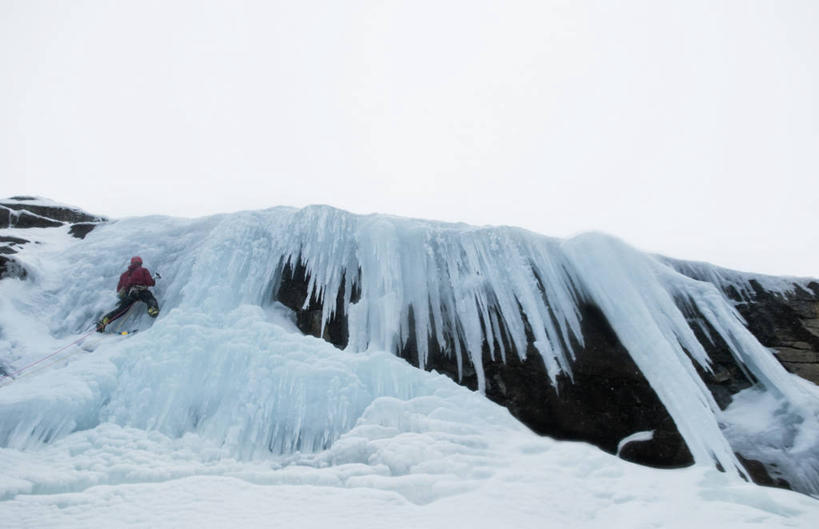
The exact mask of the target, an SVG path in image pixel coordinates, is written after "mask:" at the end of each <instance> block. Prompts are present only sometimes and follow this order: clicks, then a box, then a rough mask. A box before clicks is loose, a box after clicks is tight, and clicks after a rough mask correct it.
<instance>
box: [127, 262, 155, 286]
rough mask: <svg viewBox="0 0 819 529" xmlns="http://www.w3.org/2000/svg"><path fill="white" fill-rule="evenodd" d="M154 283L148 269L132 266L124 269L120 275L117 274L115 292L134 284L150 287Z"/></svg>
mask: <svg viewBox="0 0 819 529" xmlns="http://www.w3.org/2000/svg"><path fill="white" fill-rule="evenodd" d="M155 284H156V281H154V278H153V277H151V273H150V272H148V269H146V268H142V267H141V266H139V265H137V266H132V267H129V268H128V270H126V271H125V273H123V274H122V275H121V276H119V283H117V292H119V291H120V289H123V288H125V289H128V288H131V287H132V286H134V285H144V286H146V287H152V286H154V285H155Z"/></svg>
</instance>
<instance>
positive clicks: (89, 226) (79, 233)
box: [68, 222, 97, 239]
mask: <svg viewBox="0 0 819 529" xmlns="http://www.w3.org/2000/svg"><path fill="white" fill-rule="evenodd" d="M96 227H97V224H96V223H93V222H80V223H78V224H74V225H73V226H71V228H70V229H69V230H68V233H70V234H71V235H73V236H74V237H76V238H78V239H85V236H86V235H88V234H89V233H91V230H93V229H94V228H96Z"/></svg>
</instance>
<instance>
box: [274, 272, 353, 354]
mask: <svg viewBox="0 0 819 529" xmlns="http://www.w3.org/2000/svg"><path fill="white" fill-rule="evenodd" d="M279 268H280V269H281V273H280V282H279V284H278V285H276V287H275V293H274V297H275V298H276V299H277V300H278V301H279V302H281V303H282V304H283V305H285V306H286V307H288V308H290V309H291V310H293V311H295V312H296V326H297V327H298V328H299V330H301V332H303V333H304V334H308V335H311V336H315V337H317V338H324V339H325V340H327V341H328V342H330V343H332V344H333V345H335V346H336V347H338V348H340V349H344V348H345V347H347V343H348V341H349V329H348V327H347V317H346V314H344V297H345V287H344V285H345V278H344V277H342V279H341V284H342V287H341V289H340V290H339V293H338V296H337V297H336V300H335V305H336V306H335V311H334V313H333V315H332V316H331V317H330V319H329V321H328V322H326V324H325V327H324V328H323V329H322V328H321V315H322V307H323V304H322V302H320V301H319V300H318V299H316V297H315V296H314V295H311V297H310V301H309V303H308V304H307V306H306V307H305V301H306V300H307V295H308V292H307V287H308V286H309V281H310V277H309V276H308V275H307V269H306V268H305V266H304V263H302V261H301V260H300V259H297V260H296V264H295V266H294V265H293V264H291V263H290V262H289V261H288V262H287V263H283V264H281V265H280V266H279ZM311 294H312V293H311ZM360 295H361V294H360V292H358V291H357V290H354V291H353V292H352V293H351V297H352V300H353V301H354V302H355V301H358V299H359V298H360Z"/></svg>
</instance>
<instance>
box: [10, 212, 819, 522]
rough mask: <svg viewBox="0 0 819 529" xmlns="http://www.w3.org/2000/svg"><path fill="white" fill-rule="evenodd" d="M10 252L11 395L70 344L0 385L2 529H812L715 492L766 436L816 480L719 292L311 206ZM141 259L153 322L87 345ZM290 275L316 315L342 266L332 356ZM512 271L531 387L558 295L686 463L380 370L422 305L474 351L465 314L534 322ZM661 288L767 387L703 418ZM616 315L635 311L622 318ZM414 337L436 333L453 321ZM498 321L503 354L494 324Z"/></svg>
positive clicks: (672, 278) (431, 227)
mask: <svg viewBox="0 0 819 529" xmlns="http://www.w3.org/2000/svg"><path fill="white" fill-rule="evenodd" d="M11 233H12V231H11V230H0V234H11ZM14 233H15V234H17V235H19V234H20V233H19V231H15V232H14ZM25 234H26V238H28V239H29V240H32V241H40V242H42V243H43V244H39V245H38V244H30V245H27V246H26V247H25V249H24V250H23V251H22V252H21V253H20V254H19V255H18V256H16V257H18V258H19V259H20V261H22V262H23V263H24V264H25V266H26V267H27V269H28V270H29V272H30V273H29V277H28V278H27V279H26V280H25V281H20V280H16V279H6V280H3V281H0V330H1V331H2V334H1V335H0V360H2V361H3V362H4V368H5V369H6V370H7V371H8V372H10V373H16V372H17V371H18V370H20V369H22V368H24V367H25V366H29V365H31V364H32V363H33V362H36V361H38V360H40V359H42V358H43V357H45V356H46V355H48V354H50V353H52V352H54V351H58V350H60V349H61V348H62V347H64V346H66V345H68V344H71V343H72V342H75V341H77V340H79V343H78V344H77V345H74V346H70V347H68V348H67V349H65V350H64V351H62V352H60V353H59V354H57V355H55V356H53V357H50V358H48V359H47V360H46V361H43V362H41V363H40V364H36V365H34V366H32V367H31V368H29V369H23V371H22V372H20V373H19V376H17V377H16V380H14V381H11V380H10V379H9V377H5V379H4V380H3V381H2V382H0V384H2V387H0V446H3V448H0V520H2V524H0V525H2V526H3V527H32V528H34V527H37V528H39V527H93V526H100V527H106V528H108V527H112V528H113V527H152V528H164V527H168V528H178V527H228V526H238V527H314V526H315V527H319V526H321V527H326V526H332V527H356V528H360V527H452V526H458V527H460V526H463V527H498V526H503V527H506V526H508V527H514V526H517V527H538V528H540V527H686V528H687V527H692V526H696V525H700V526H721V527H757V528H762V527H764V528H768V527H806V528H807V527H817V526H819V501H817V500H816V499H814V498H811V497H809V496H806V495H803V494H798V493H794V492H789V491H783V490H778V489H770V488H763V487H759V486H756V485H753V484H750V483H747V482H745V481H743V480H742V479H741V477H740V474H741V469H738V471H729V472H725V473H723V472H719V471H717V470H716V469H715V468H714V464H713V461H714V460H717V461H721V462H723V463H726V464H724V465H723V466H724V467H726V468H728V469H729V470H730V469H731V467H732V465H733V464H734V456H733V453H732V451H731V447H730V445H729V441H730V442H732V443H734V442H743V441H747V440H749V439H752V438H754V437H755V436H759V435H767V436H768V437H767V438H770V439H771V442H772V443H774V445H775V443H776V442H781V439H779V440H777V439H775V437H776V436H772V435H770V431H769V430H770V429H771V428H773V429H774V430H776V431H780V432H781V431H783V430H782V426H783V425H786V426H787V427H788V430H787V437H789V439H790V441H789V442H790V449H792V450H793V451H794V453H795V454H797V455H798V454H802V453H807V454H813V456H814V459H815V457H816V454H815V450H816V448H815V447H816V432H817V430H816V428H815V421H816V410H817V409H819V407H817V406H816V402H817V401H819V399H817V395H816V391H815V390H816V387H815V386H813V385H810V384H809V383H804V382H801V381H800V380H799V379H797V378H796V377H793V376H791V375H788V374H787V373H785V372H784V370H781V368H779V369H777V367H776V365H775V362H774V363H769V362H768V357H770V354H769V352H768V351H766V350H764V348H762V347H761V346H758V344H756V345H754V343H755V340H754V341H753V342H752V341H751V340H752V337H751V338H749V336H750V335H749V334H748V333H747V331H744V328H743V327H742V325H741V322H740V321H739V319H738V318H737V317H736V315H735V313H733V312H731V308H730V306H729V305H728V304H727V303H725V302H724V301H722V298H721V297H720V295H719V293H718V291H717V290H716V289H715V288H713V287H710V288H709V287H708V286H706V285H705V284H702V283H699V282H696V281H692V280H688V279H686V278H684V277H682V276H680V275H679V274H676V273H674V272H673V271H672V270H671V269H670V268H668V267H666V266H665V265H662V264H661V263H660V262H659V261H658V260H654V259H652V258H650V257H649V256H644V255H643V254H639V252H635V251H633V250H630V249H629V248H627V247H626V246H625V245H622V244H621V243H619V242H618V241H613V240H610V239H608V238H605V237H602V236H588V237H584V238H579V239H576V240H572V241H565V242H562V241H555V240H552V239H547V238H544V237H540V236H534V235H532V234H527V233H525V232H522V231H519V230H512V229H506V228H503V229H481V228H471V227H468V226H458V225H437V224H434V223H425V222H423V221H410V220H407V219H394V218H390V217H378V216H372V217H356V216H352V215H347V214H343V212H337V211H335V210H330V209H329V208H317V209H309V210H302V211H295V210H291V209H286V208H276V209H273V210H268V211H262V212H248V213H242V214H235V215H226V216H215V217H209V218H205V219H194V220H186V219H171V218H165V217H146V218H134V219H126V220H122V221H118V222H114V223H111V224H108V225H103V226H100V227H99V228H97V229H96V230H94V231H93V232H91V233H90V234H89V235H88V237H87V238H86V239H85V240H82V241H80V240H77V239H72V238H70V237H69V236H68V235H67V228H65V229H63V228H51V229H30V230H26V231H25ZM137 254H138V255H141V257H142V258H143V260H144V262H145V265H146V267H148V268H149V269H150V270H151V271H152V272H155V271H159V272H161V273H162V275H163V279H161V280H160V281H159V282H158V285H157V287H156V288H155V291H156V294H157V298H158V299H159V301H160V305H161V307H162V313H161V315H160V317H159V318H158V319H157V320H156V321H152V320H150V319H149V318H148V317H147V316H146V315H145V314H143V311H144V307H142V306H138V307H137V308H136V309H134V310H133V311H132V312H131V313H129V315H128V316H127V317H126V318H124V321H122V322H121V323H120V328H121V329H127V330H132V329H139V332H137V333H136V334H131V335H128V336H120V335H116V334H110V335H109V334H106V335H98V334H96V333H91V334H90V335H89V336H88V337H87V338H85V339H81V340H80V338H81V337H82V336H83V334H86V333H87V331H88V330H89V327H90V325H91V324H92V322H93V321H94V319H95V318H96V317H98V316H99V315H100V314H102V313H103V312H105V311H107V310H110V308H111V307H112V306H113V305H114V302H115V296H114V291H113V289H114V286H115V284H116V279H117V277H118V275H119V273H120V272H121V271H122V269H124V265H125V264H126V263H127V260H128V259H129V258H130V256H131V255H137ZM292 254H296V255H298V254H301V255H302V256H303V257H306V258H307V259H308V268H309V269H310V270H311V272H312V275H313V277H314V278H315V281H316V287H317V288H319V289H322V290H323V293H324V294H325V295H327V296H329V299H334V298H335V295H336V292H337V291H338V289H339V287H340V284H341V282H342V280H349V275H348V276H347V277H346V278H345V276H344V275H343V274H342V273H341V272H342V271H343V270H341V269H339V266H347V267H349V268H348V269H351V270H354V269H356V267H360V268H361V270H362V287H363V292H362V301H363V303H358V304H350V305H348V307H347V309H348V310H349V311H350V324H351V327H352V329H351V345H350V347H348V348H347V349H346V350H344V351H341V350H339V349H337V348H335V347H333V346H332V345H330V344H328V343H326V342H324V341H322V340H318V339H316V338H312V337H306V336H303V335H301V333H299V332H298V330H297V329H296V328H295V326H294V324H293V322H292V316H291V314H290V313H289V311H288V310H287V309H285V308H284V307H282V306H280V305H278V304H276V303H273V302H272V301H271V296H272V292H270V288H271V287H272V285H273V283H274V282H275V276H276V274H277V273H278V272H279V271H280V270H279V265H280V261H279V257H281V256H287V255H291V256H292ZM407 256H410V257H407ZM446 256H448V259H445V258H444V257H446ZM409 259H417V260H416V261H411V260H409ZM527 260H530V261H531V260H534V262H536V263H537V264H538V266H539V270H540V271H541V272H544V274H543V276H542V277H541V278H540V280H541V281H543V282H545V283H546V287H547V290H548V291H549V292H550V295H551V296H552V298H551V301H552V302H553V303H557V304H560V305H557V306H560V307H561V308H562V309H564V313H562V318H563V319H562V320H560V321H559V322H558V323H557V324H553V323H552V322H551V320H550V321H548V322H547V321H546V320H547V319H548V318H545V317H544V319H543V320H542V321H540V323H541V324H542V325H541V329H543V330H542V335H541V336H539V337H538V338H539V343H538V347H539V348H540V349H541V354H543V355H544V359H545V360H546V362H547V365H548V366H550V369H552V370H560V369H561V368H569V366H570V363H571V362H570V359H571V357H572V352H571V351H568V350H565V351H564V350H561V349H560V347H559V346H558V344H559V343H563V342H561V341H560V340H558V339H556V337H557V336H558V335H567V334H568V333H575V332H577V322H576V314H575V313H574V312H573V308H572V307H573V302H572V296H573V294H572V292H573V290H572V289H571V288H568V286H567V285H570V284H571V285H573V286H574V287H575V288H576V289H578V290H580V291H581V292H584V294H585V295H589V296H591V297H593V298H594V299H595V301H596V302H597V303H598V304H599V305H600V306H601V308H602V309H603V310H604V312H605V313H606V315H607V317H608V318H609V319H610V321H612V322H613V325H614V326H615V328H616V330H617V331H618V335H619V336H620V338H621V340H622V341H623V343H624V344H625V345H626V346H627V347H629V351H630V352H631V353H632V355H633V356H634V357H635V361H637V362H638V365H640V367H641V369H643V371H644V372H645V373H646V376H647V377H648V378H649V380H651V381H652V383H658V386H657V389H658V394H659V395H660V396H661V398H663V401H664V402H665V403H666V404H667V405H668V406H669V409H670V411H671V412H672V415H673V416H674V417H675V421H678V424H679V425H680V429H681V432H682V433H683V435H684V436H685V438H686V440H687V441H688V442H689V445H691V446H692V452H694V454H695V457H697V460H698V462H699V464H697V465H695V466H693V467H690V468H687V469H681V470H656V469H649V468H645V467H641V466H638V465H634V464H631V463H628V462H625V461H622V460H620V459H618V458H616V457H614V456H611V455H608V454H605V453H603V452H601V451H600V450H598V449H596V448H594V447H592V446H589V445H586V444H582V443H568V442H556V441H553V440H550V439H547V438H541V437H538V436H536V435H534V434H533V433H531V432H530V431H528V429H527V428H525V427H524V426H523V425H521V424H520V423H519V422H518V421H517V420H515V419H514V418H512V417H511V416H510V414H509V413H508V412H507V411H506V410H505V409H504V408H501V407H499V406H497V405H495V404H493V403H491V402H489V401H488V400H487V399H485V398H484V397H483V396H482V395H481V394H480V393H478V392H471V391H469V390H467V389H465V388H463V387H460V386H458V385H456V384H455V383H454V382H452V381H451V380H450V379H448V378H446V377H444V376H442V375H439V374H436V373H429V372H425V371H422V370H419V369H417V368H414V367H412V366H410V365H409V364H407V363H406V362H404V361H403V360H401V359H399V358H397V357H395V356H394V355H393V354H391V353H392V352H394V349H395V346H396V343H397V342H398V341H400V340H401V339H402V334H401V333H402V325H403V318H405V317H406V309H405V308H406V306H407V304H408V303H411V302H412V301H413V300H414V299H415V298H416V297H423V296H430V295H439V296H441V297H440V299H438V301H439V302H440V303H439V305H441V306H445V307H451V311H454V313H456V314H457V315H458V317H459V318H460V324H461V325H462V328H463V329H464V333H465V336H464V341H465V342H466V343H467V344H468V343H469V341H470V340H475V339H479V338H478V337H475V336H469V333H474V332H475V331H476V329H479V328H480V318H482V317H486V318H488V319H487V320H486V321H488V322H490V323H491V316H489V315H487V314H486V313H482V310H483V309H485V306H486V304H488V303H490V302H491V303H493V304H500V305H503V304H505V303H511V302H512V301H513V300H514V299H515V297H518V299H520V300H521V303H522V304H523V305H524V307H526V308H527V309H528V310H527V314H532V315H535V314H539V313H541V314H542V312H539V311H541V310H542V309H541V307H540V304H539V303H540V302H539V301H538V300H537V299H534V298H532V299H527V298H526V297H525V294H526V292H531V291H536V289H537V287H536V285H535V282H534V281H532V280H531V278H530V277H526V276H525V275H523V274H521V273H519V272H515V271H512V272H511V273H510V270H513V268H511V267H510V263H524V262H527ZM601 262H605V263H606V264H607V266H606V267H604V268H601V267H600V265H601ZM504 263H505V266H504ZM623 268H627V270H623ZM444 277H447V278H449V279H448V280H449V281H450V283H448V284H446V285H444V284H442V278H444ZM343 278H344V279H343ZM433 287H434V288H433ZM612 289H613V290H612ZM350 290H351V289H349V288H348V289H347V290H346V291H347V292H348V293H349V292H350ZM433 291H434V292H433ZM669 291H671V292H674V293H680V292H685V293H686V294H688V295H689V296H691V299H692V302H694V303H697V304H698V307H699V308H700V310H701V311H702V312H703V313H704V315H705V316H706V317H709V318H710V319H711V322H712V323H715V324H716V325H714V326H715V328H716V329H717V330H718V332H720V333H724V336H727V337H730V341H729V343H731V344H732V345H733V346H734V347H735V348H736V351H735V354H737V355H739V356H740V357H741V358H743V359H744V360H745V361H746V365H747V366H748V368H749V369H750V370H752V371H753V372H754V373H755V374H756V375H757V376H758V377H759V378H760V380H761V383H760V386H759V388H757V389H756V390H755V391H757V392H758V393H757V394H754V393H750V392H749V393H748V394H746V395H744V396H743V398H742V399H738V400H740V401H742V402H741V403H740V404H739V405H738V407H736V408H734V409H731V408H729V410H727V412H726V413H725V414H721V413H720V412H719V410H718V409H717V407H716V406H715V405H714V403H713V402H712V399H710V395H708V394H707V390H705V389H704V388H702V387H700V386H701V382H698V380H699V379H698V378H696V374H695V373H694V369H693V365H692V364H691V361H690V360H688V357H687V356H686V355H685V354H684V353H683V352H682V347H683V346H684V347H685V349H686V350H687V351H689V352H690V353H692V356H694V358H695V359H696V358H697V354H698V351H700V350H701V347H700V348H699V349H697V347H696V345H695V344H694V342H692V341H691V340H692V339H693V337H692V336H693V335H690V334H688V333H690V330H688V333H686V332H685V330H684V329H683V327H682V325H685V322H684V319H682V322H681V321H680V320H679V319H678V318H677V316H676V314H675V312H674V310H676V309H672V307H673V306H674V304H673V301H672V300H671V295H670V294H668V292H669ZM615 294H616V295H617V296H618V299H621V300H622V299H628V300H629V301H632V302H634V303H632V304H631V305H628V304H623V305H622V306H621V305H620V304H618V303H615V302H614V300H612V298H611V296H613V295H615ZM555 296H556V297H555ZM475 300H477V301H475ZM470 303H471V305H470ZM482 303H484V305H482ZM527 304H528V305H527ZM327 305H330V304H326V305H325V306H327ZM626 309H628V310H632V311H634V312H636V313H637V315H636V316H634V315H628V314H626V313H625V312H624V310H626ZM573 314H575V315H574V316H573ZM416 317H418V315H416ZM424 317H426V318H428V320H427V321H428V322H435V323H431V324H428V325H429V327H435V328H437V329H440V328H441V326H440V325H437V326H436V324H437V323H438V322H440V321H441V318H446V317H451V315H450V316H447V315H446V314H443V315H442V314H428V315H426V316H421V317H420V319H419V321H422V322H423V321H424V320H423V318H424ZM633 317H637V318H643V319H642V320H640V319H637V320H634V319H630V318H633ZM530 321H535V318H534V316H533V317H532V318H531V319H530ZM505 323H506V326H507V327H508V328H510V329H512V331H513V332H514V329H515V326H516V322H515V321H514V320H513V319H512V312H510V313H509V320H508V321H506V322H505ZM638 324H642V325H643V326H642V327H640V326H639V325H638ZM420 326H421V327H422V329H423V324H421V325H420ZM550 326H551V327H550ZM487 327H491V325H489V326H487ZM685 329H688V327H687V325H686V326H685ZM510 338H511V339H516V338H517V337H515V336H513V337H510ZM649 346H650V347H649ZM651 351H655V353H654V354H656V355H659V356H651V354H652V353H651ZM656 351H659V352H656ZM458 354H461V352H460V351H459V352H458ZM463 354H464V355H467V354H468V353H467V352H463ZM497 354H502V352H500V351H498V352H497ZM503 354H505V352H504V353H503ZM699 354H700V355H705V353H704V352H701V353H699ZM764 355H767V357H766V356H764ZM699 360H701V361H702V362H703V365H706V366H707V359H706V358H705V357H704V356H703V357H702V358H701V359H699ZM465 361H466V360H465ZM771 361H772V362H773V360H772V358H771ZM686 362H688V363H686ZM660 366H663V367H666V368H668V369H670V371H667V372H665V371H664V372H661V370H660ZM659 383H668V384H670V385H668V386H667V387H666V388H665V390H663V388H661V387H659ZM669 403H670V404H669ZM743 403H744V404H743ZM756 406H759V407H760V410H761V413H760V414H758V415H756V414H754V413H753V412H752V410H753V409H754V407H756ZM783 417H784V419H783ZM763 426H767V427H768V428H767V430H766V428H763ZM686 428H687V429H686ZM725 428H728V433H726V434H723V429H725ZM780 437H781V436H780ZM773 448H774V449H777V448H781V447H776V446H773ZM800 451H801V452H800ZM703 454H704V455H703ZM806 479H808V480H809V479H812V478H811V476H808V477H807V478H806Z"/></svg>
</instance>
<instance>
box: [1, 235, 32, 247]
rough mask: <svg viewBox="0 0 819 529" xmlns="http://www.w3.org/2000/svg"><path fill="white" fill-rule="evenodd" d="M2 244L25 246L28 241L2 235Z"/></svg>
mask: <svg viewBox="0 0 819 529" xmlns="http://www.w3.org/2000/svg"><path fill="white" fill-rule="evenodd" d="M0 242H3V243H7V244H9V245H11V246H15V245H18V246H22V245H24V244H28V241H27V240H25V239H21V238H19V237H9V236H7V235H0Z"/></svg>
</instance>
